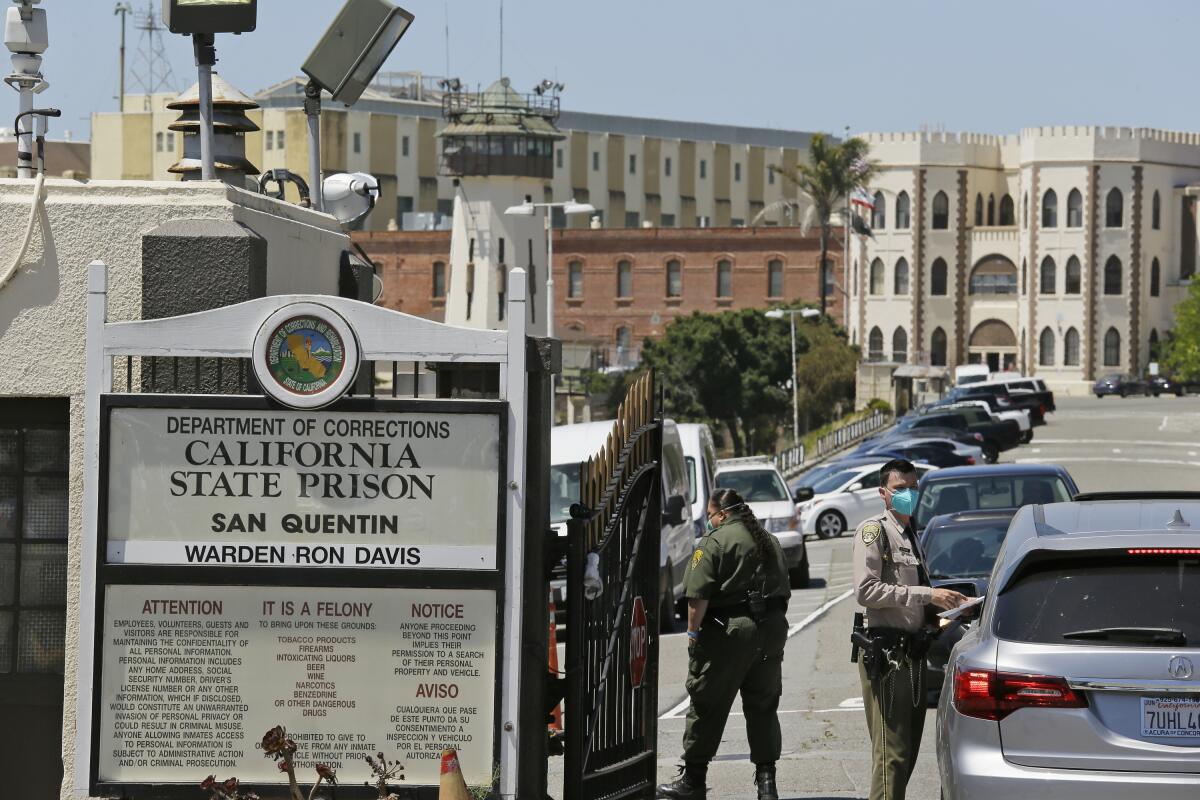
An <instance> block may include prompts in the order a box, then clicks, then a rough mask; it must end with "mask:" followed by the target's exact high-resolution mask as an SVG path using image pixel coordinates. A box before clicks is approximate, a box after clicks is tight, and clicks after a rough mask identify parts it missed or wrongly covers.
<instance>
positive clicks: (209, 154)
mask: <svg viewBox="0 0 1200 800" xmlns="http://www.w3.org/2000/svg"><path fill="white" fill-rule="evenodd" d="M215 39H216V37H214V36H213V34H211V33H194V34H192V49H193V50H194V51H195V54H196V71H197V73H198V77H199V88H200V179H201V180H206V181H212V180H216V179H217V169H216V160H215V158H214V154H213V99H212V68H213V65H214V64H216V63H217V48H216V47H215V46H214V45H215Z"/></svg>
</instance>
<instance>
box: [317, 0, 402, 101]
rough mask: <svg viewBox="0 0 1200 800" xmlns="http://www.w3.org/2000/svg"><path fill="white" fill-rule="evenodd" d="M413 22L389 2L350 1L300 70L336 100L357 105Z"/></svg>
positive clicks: (373, 0) (382, 0)
mask: <svg viewBox="0 0 1200 800" xmlns="http://www.w3.org/2000/svg"><path fill="white" fill-rule="evenodd" d="M412 21H413V15H412V14H410V13H409V12H407V11H405V10H404V9H403V8H400V7H399V6H395V5H393V4H392V3H390V2H388V0H348V2H347V3H346V5H345V6H343V8H342V10H341V13H339V14H338V15H337V17H336V18H334V20H333V24H332V25H330V26H329V30H327V31H325V35H324V36H322V37H321V41H320V42H318V43H317V46H316V47H315V48H314V49H313V51H312V53H311V54H310V55H309V57H308V60H307V61H305V62H304V66H303V67H301V69H302V70H303V71H304V74H305V75H307V76H308V77H309V78H311V79H312V80H313V81H315V82H316V83H317V85H318V86H320V87H321V88H322V89H324V90H325V91H327V92H329V94H331V95H332V96H333V99H334V100H336V101H338V102H339V103H345V104H346V105H348V106H349V105H354V103H356V102H357V101H358V98H360V97H362V93H363V91H364V90H365V89H366V88H367V86H368V85H369V84H370V83H371V80H372V79H373V78H374V77H375V73H377V72H379V70H380V68H381V67H382V66H383V62H385V61H387V57H388V56H389V55H391V52H392V49H393V48H395V46H396V44H397V43H398V42H399V41H400V37H402V36H404V33H405V31H407V30H408V28H409V26H410V25H412Z"/></svg>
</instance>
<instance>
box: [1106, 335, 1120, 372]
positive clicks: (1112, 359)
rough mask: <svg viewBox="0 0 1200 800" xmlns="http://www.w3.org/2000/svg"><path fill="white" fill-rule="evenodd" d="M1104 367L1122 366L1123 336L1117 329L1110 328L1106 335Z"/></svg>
mask: <svg viewBox="0 0 1200 800" xmlns="http://www.w3.org/2000/svg"><path fill="white" fill-rule="evenodd" d="M1104 366H1106V367H1119V366H1121V334H1120V333H1118V332H1117V329H1116V328H1109V329H1108V333H1106V334H1104Z"/></svg>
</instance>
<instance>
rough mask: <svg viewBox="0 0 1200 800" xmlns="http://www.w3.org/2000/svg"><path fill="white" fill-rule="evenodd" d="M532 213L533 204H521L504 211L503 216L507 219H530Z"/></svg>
mask: <svg viewBox="0 0 1200 800" xmlns="http://www.w3.org/2000/svg"><path fill="white" fill-rule="evenodd" d="M533 212H534V206H533V203H521V204H520V205H515V206H509V207H508V208H506V209H504V215H505V216H507V217H532V216H533Z"/></svg>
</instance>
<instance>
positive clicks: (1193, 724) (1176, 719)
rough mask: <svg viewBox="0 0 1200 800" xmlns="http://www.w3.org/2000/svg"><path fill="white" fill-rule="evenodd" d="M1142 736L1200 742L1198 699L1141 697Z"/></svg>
mask: <svg viewBox="0 0 1200 800" xmlns="http://www.w3.org/2000/svg"><path fill="white" fill-rule="evenodd" d="M1142 736H1144V737H1147V738H1154V739H1158V738H1171V739H1189V740H1192V739H1194V740H1195V741H1197V742H1200V699H1192V698H1186V699H1185V698H1173V697H1143V698H1142Z"/></svg>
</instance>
